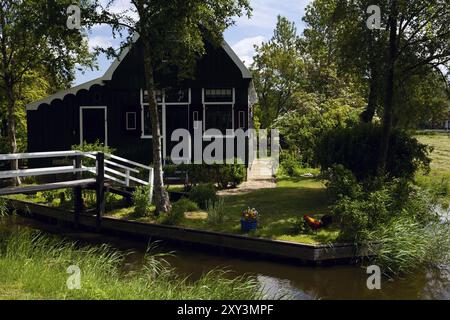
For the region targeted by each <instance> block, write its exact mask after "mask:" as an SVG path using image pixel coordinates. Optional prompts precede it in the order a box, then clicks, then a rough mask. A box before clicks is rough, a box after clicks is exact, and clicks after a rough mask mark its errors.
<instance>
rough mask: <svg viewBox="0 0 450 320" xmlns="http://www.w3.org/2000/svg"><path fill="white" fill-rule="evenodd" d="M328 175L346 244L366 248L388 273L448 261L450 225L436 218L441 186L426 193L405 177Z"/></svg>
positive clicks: (335, 172) (333, 209) (338, 168)
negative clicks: (387, 178) (359, 245)
mask: <svg viewBox="0 0 450 320" xmlns="http://www.w3.org/2000/svg"><path fill="white" fill-rule="evenodd" d="M329 177H330V178H329V181H328V188H329V190H330V191H331V192H332V194H333V195H334V197H335V199H336V201H335V203H334V205H332V206H331V212H332V214H333V216H334V220H335V221H337V222H338V224H339V226H340V230H341V233H340V238H341V240H344V241H354V242H356V243H359V244H363V245H365V246H367V247H368V248H369V252H370V253H372V254H374V255H375V257H372V258H371V260H374V261H375V263H377V264H378V265H379V266H381V267H382V268H383V270H384V271H385V272H386V274H388V275H395V274H401V273H408V272H414V270H417V269H419V268H422V267H425V266H430V265H432V264H438V263H448V262H449V252H450V239H449V235H450V224H449V223H448V222H446V223H443V222H440V219H439V216H438V214H437V207H438V198H439V197H441V196H442V195H441V192H440V191H441V190H440V189H441V188H440V187H438V188H437V189H432V190H428V189H421V188H419V187H417V186H415V185H414V184H412V183H411V182H410V181H408V180H405V179H403V180H399V179H394V180H390V181H389V180H386V179H382V178H378V179H374V180H367V181H364V182H363V183H358V182H357V180H356V178H355V177H354V176H353V175H352V173H351V172H350V171H349V170H346V169H345V168H343V167H342V166H335V167H334V168H333V169H332V170H330V173H329Z"/></svg>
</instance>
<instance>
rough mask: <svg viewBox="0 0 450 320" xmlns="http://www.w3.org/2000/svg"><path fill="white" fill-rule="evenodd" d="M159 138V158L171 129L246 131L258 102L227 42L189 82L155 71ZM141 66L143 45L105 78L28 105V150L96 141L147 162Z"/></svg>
mask: <svg viewBox="0 0 450 320" xmlns="http://www.w3.org/2000/svg"><path fill="white" fill-rule="evenodd" d="M162 63H163V62H162ZM156 82H157V83H158V84H160V86H161V88H160V90H158V94H157V101H158V105H159V114H160V119H161V123H160V124H161V130H162V136H163V140H162V142H163V158H165V159H166V158H167V157H169V156H170V154H171V148H172V147H173V145H174V143H173V142H171V135H172V132H173V131H174V130H175V129H177V128H184V129H187V130H189V131H190V132H191V133H192V131H193V130H194V122H195V121H202V122H203V126H204V128H203V130H206V129H209V128H218V129H220V130H221V131H222V132H223V133H224V134H225V130H226V129H238V128H243V129H248V128H249V127H251V108H252V104H253V103H254V102H255V100H256V93H255V92H254V89H253V85H252V76H251V73H250V72H249V70H248V69H247V68H246V67H245V65H244V64H243V63H242V61H241V60H240V59H239V58H238V57H237V55H236V54H235V53H234V52H233V50H232V49H231V48H230V46H229V45H228V44H226V43H224V44H223V45H222V46H221V47H213V46H207V51H206V54H205V55H204V56H203V57H202V58H201V59H199V60H198V61H197V65H196V69H195V72H194V76H193V79H187V80H182V81H177V80H176V79H172V80H171V79H170V77H169V78H167V79H164V77H163V76H160V75H158V76H156ZM145 88H146V85H145V77H144V66H143V49H142V43H141V41H140V40H139V39H138V37H135V39H134V45H133V46H131V47H130V48H127V49H125V50H124V51H123V52H122V54H121V56H120V57H119V58H118V59H117V60H116V61H115V62H114V63H113V64H112V65H111V67H110V68H109V69H108V70H107V72H106V73H105V74H104V76H103V77H101V78H98V79H95V80H92V81H90V82H87V83H84V84H81V85H79V86H76V87H73V88H71V89H68V90H64V91H61V92H58V93H56V94H54V95H52V96H49V97H47V98H45V99H43V100H40V101H37V102H34V103H31V104H29V105H28V106H27V120H28V151H29V152H44V151H62V150H70V148H71V146H72V145H76V144H81V143H93V142H95V141H96V140H99V141H100V142H102V143H104V144H106V145H108V146H110V147H112V148H114V149H116V150H117V151H116V152H117V154H118V155H119V156H122V157H126V158H128V159H131V160H134V161H139V162H142V163H151V161H152V159H151V157H152V151H151V150H152V149H151V143H152V136H151V126H150V118H149V117H150V115H149V111H148V104H147V95H146V90H145Z"/></svg>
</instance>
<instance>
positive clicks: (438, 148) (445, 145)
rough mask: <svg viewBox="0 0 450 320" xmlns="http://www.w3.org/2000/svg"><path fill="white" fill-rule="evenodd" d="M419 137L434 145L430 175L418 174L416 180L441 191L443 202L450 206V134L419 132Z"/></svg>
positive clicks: (420, 183) (424, 142)
mask: <svg viewBox="0 0 450 320" xmlns="http://www.w3.org/2000/svg"><path fill="white" fill-rule="evenodd" d="M416 137H417V139H418V140H419V141H420V142H421V143H423V144H426V145H429V146H431V147H433V149H434V150H433V152H432V153H431V155H430V156H431V159H432V162H431V171H430V173H429V174H428V175H424V174H422V173H420V174H418V175H417V177H416V181H417V182H418V184H419V185H421V186H424V187H432V188H435V189H440V190H437V191H438V192H440V195H441V196H442V199H441V200H442V203H443V204H444V205H445V206H450V187H449V185H450V134H447V133H426V134H425V133H422V134H421V133H420V132H419V133H418V134H417V135H416Z"/></svg>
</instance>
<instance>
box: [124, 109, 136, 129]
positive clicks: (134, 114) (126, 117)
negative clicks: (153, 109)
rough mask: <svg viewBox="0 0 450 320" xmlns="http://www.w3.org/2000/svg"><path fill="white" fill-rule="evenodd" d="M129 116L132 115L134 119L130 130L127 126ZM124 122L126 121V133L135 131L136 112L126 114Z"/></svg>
mask: <svg viewBox="0 0 450 320" xmlns="http://www.w3.org/2000/svg"><path fill="white" fill-rule="evenodd" d="M130 115H133V117H134V127H132V128H130V127H129V126H128V120H129V116H130ZM125 121H126V128H127V130H128V131H131V130H136V129H137V114H136V112H127V113H126V116H125Z"/></svg>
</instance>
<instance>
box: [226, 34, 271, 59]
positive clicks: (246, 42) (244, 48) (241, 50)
mask: <svg viewBox="0 0 450 320" xmlns="http://www.w3.org/2000/svg"><path fill="white" fill-rule="evenodd" d="M265 40H266V38H265V37H264V36H256V37H250V38H245V39H242V40H241V41H238V42H237V43H235V44H234V45H233V46H232V48H233V50H234V52H236V54H237V55H238V56H239V58H241V60H242V61H244V63H245V65H246V66H250V65H251V64H252V63H253V56H254V55H255V48H254V46H255V45H260V44H261V43H262V42H263V41H265Z"/></svg>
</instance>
